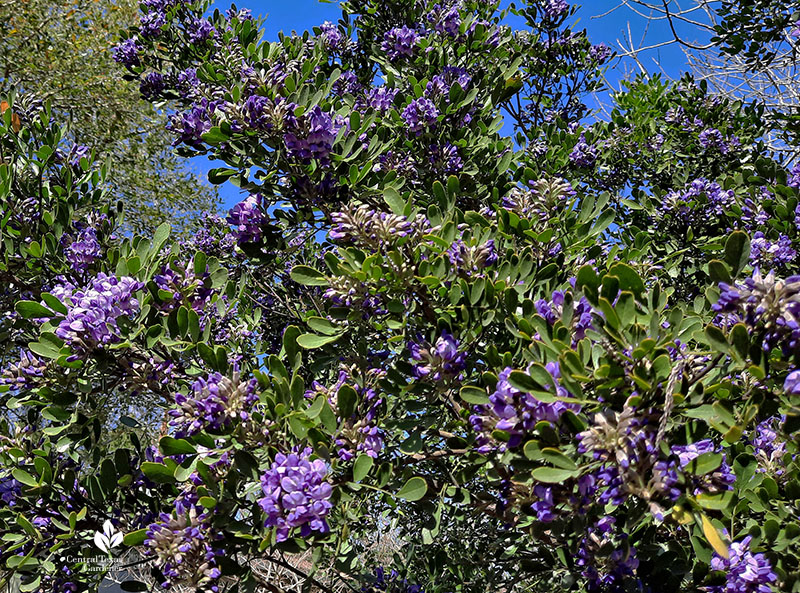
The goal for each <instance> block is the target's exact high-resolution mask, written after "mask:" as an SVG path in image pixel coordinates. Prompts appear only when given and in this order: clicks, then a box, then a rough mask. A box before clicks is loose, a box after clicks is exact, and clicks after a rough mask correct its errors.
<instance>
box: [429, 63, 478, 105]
mask: <svg viewBox="0 0 800 593" xmlns="http://www.w3.org/2000/svg"><path fill="white" fill-rule="evenodd" d="M456 83H457V84H458V86H460V87H461V89H462V90H464V91H466V90H467V89H469V86H470V84H472V77H471V76H470V75H469V73H468V72H467V71H466V70H465V69H464V68H457V67H455V66H446V67H445V68H444V69H443V70H442V73H441V74H436V75H435V76H434V77H433V78H431V80H430V82H428V84H427V85H425V96H426V97H428V98H429V99H432V100H437V99H439V98H441V97H444V99H445V101H446V102H448V103H449V102H450V88H451V87H452V86H453V85H454V84H456Z"/></svg>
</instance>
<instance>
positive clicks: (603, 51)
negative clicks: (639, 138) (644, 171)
mask: <svg viewBox="0 0 800 593" xmlns="http://www.w3.org/2000/svg"><path fill="white" fill-rule="evenodd" d="M612 53H613V52H612V51H611V48H610V47H608V46H607V45H606V44H605V43H598V44H597V45H593V46H592V47H591V48H589V57H590V58H591V59H592V60H594V61H595V62H597V63H598V64H604V63H605V62H606V60H608V58H610V57H611V54H612ZM658 136H661V135H660V134H658ZM661 142H662V143H663V142H664V137H663V136H661ZM656 145H658V140H656Z"/></svg>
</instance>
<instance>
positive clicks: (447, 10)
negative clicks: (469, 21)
mask: <svg viewBox="0 0 800 593" xmlns="http://www.w3.org/2000/svg"><path fill="white" fill-rule="evenodd" d="M459 7H460V3H459V2H455V3H453V4H450V5H448V4H445V3H443V4H434V5H433V6H431V7H430V9H429V10H428V14H427V15H426V19H427V21H428V23H429V24H430V25H431V26H432V27H433V30H434V31H436V32H437V33H444V34H447V35H450V36H451V37H455V36H456V35H458V31H459V28H460V26H461V15H460V14H459V12H458V9H459Z"/></svg>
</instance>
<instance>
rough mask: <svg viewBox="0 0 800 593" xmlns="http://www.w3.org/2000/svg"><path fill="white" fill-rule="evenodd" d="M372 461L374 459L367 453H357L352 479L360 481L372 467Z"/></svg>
mask: <svg viewBox="0 0 800 593" xmlns="http://www.w3.org/2000/svg"><path fill="white" fill-rule="evenodd" d="M373 463H374V460H373V459H372V457H370V456H369V455H359V456H358V459H356V462H355V464H353V481H354V482H360V481H361V480H363V479H364V478H365V477H366V475H367V474H368V473H369V470H370V469H372V464H373Z"/></svg>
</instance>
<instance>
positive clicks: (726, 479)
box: [672, 439, 736, 494]
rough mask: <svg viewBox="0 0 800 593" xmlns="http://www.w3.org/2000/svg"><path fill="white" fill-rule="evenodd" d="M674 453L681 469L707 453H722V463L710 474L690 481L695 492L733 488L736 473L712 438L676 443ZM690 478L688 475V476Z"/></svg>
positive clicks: (673, 448)
mask: <svg viewBox="0 0 800 593" xmlns="http://www.w3.org/2000/svg"><path fill="white" fill-rule="evenodd" d="M672 453H673V454H674V455H675V456H677V457H678V465H679V466H680V468H681V469H686V467H687V466H688V465H689V464H690V463H691V462H692V461H694V460H695V459H697V458H698V457H700V455H704V454H706V453H722V454H723V458H722V463H721V464H720V466H719V467H718V468H717V469H716V470H714V471H713V472H712V473H710V474H706V475H704V476H699V477H693V478H691V479H690V480H689V482H690V483H691V484H692V485H693V486H694V494H701V493H703V492H719V491H722V490H733V484H734V483H735V482H736V474H734V473H733V469H732V468H731V466H730V465H728V462H727V461H726V459H725V456H724V452H723V451H722V448H721V447H718V446H716V445H714V443H713V442H712V441H711V440H710V439H704V440H702V441H697V442H696V443H691V444H689V445H674V446H673V447H672ZM687 478H688V476H687Z"/></svg>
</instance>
